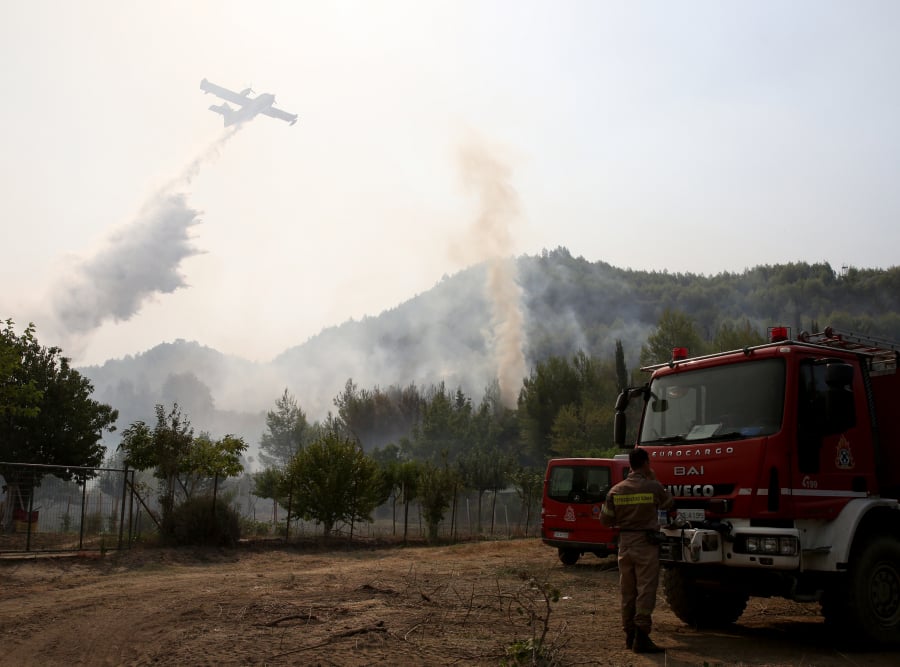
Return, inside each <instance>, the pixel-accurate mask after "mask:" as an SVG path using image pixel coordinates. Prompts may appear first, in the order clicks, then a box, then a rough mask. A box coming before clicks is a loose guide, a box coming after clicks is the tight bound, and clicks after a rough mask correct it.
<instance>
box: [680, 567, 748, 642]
mask: <svg viewBox="0 0 900 667" xmlns="http://www.w3.org/2000/svg"><path fill="white" fill-rule="evenodd" d="M663 592H664V593H665V597H666V602H667V603H668V604H669V607H670V608H671V609H672V613H673V614H675V615H676V616H677V617H678V618H679V619H681V620H682V621H683V622H684V623H686V624H688V625H690V626H693V627H695V628H716V627H723V626H726V625H731V624H732V623H734V622H735V621H737V620H738V619H739V618H740V617H741V614H743V613H744V609H745V608H746V607H747V600H749V599H750V596H749V595H748V594H747V593H744V592H743V591H734V590H716V589H712V588H706V587H703V586H699V585H697V584H696V582H695V577H694V576H693V575H692V574H691V573H689V572H688V571H686V569H685V568H679V567H674V568H671V569H668V570H666V571H665V577H664V579H663Z"/></svg>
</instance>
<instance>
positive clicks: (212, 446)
mask: <svg viewBox="0 0 900 667" xmlns="http://www.w3.org/2000/svg"><path fill="white" fill-rule="evenodd" d="M245 451H247V443H245V442H244V439H243V438H239V437H237V436H234V435H231V434H228V435H226V436H224V437H222V438H219V439H218V440H213V439H212V438H211V437H210V435H209V433H201V434H200V435H199V436H197V437H196V438H194V442H193V443H192V445H191V448H190V450H189V451H188V453H187V456H186V457H185V460H184V462H183V464H182V472H183V474H184V478H185V481H184V486H185V487H186V489H188V491H187V493H186V495H187V496H188V497H191V496H192V495H194V490H195V489H200V488H204V487H208V486H209V485H210V484H211V486H212V492H213V501H214V502H215V499H216V495H217V493H218V488H219V481H220V480H224V479H226V478H228V477H237V476H238V475H240V474H241V473H242V472H243V470H244V464H243V462H242V461H241V455H242V454H243V453H244V452H245ZM204 483H205V484H204Z"/></svg>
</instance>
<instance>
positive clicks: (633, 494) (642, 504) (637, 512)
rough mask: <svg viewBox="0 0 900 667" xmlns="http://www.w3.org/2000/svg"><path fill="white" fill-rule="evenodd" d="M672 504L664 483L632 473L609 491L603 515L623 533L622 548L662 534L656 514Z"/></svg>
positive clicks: (620, 538)
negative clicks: (651, 535) (650, 536)
mask: <svg viewBox="0 0 900 667" xmlns="http://www.w3.org/2000/svg"><path fill="white" fill-rule="evenodd" d="M673 502H674V501H673V498H672V494H670V493H669V492H668V491H666V490H665V489H664V488H663V486H662V484H660V483H659V482H657V481H656V480H655V479H648V478H647V477H645V476H644V474H643V473H639V472H632V473H631V474H629V475H628V477H627V478H626V479H624V480H623V481H621V482H619V483H618V484H616V485H615V486H614V487H613V488H612V489H610V490H609V493H608V494H607V495H606V502H605V503H603V509H602V510H601V511H600V516H601V520H602V521H603V523H604V524H606V525H608V526H615V527H616V528H618V529H619V530H620V531H621V534H620V536H619V544H620V545H629V544H636V543H642V542H646V541H647V539H648V535H650V534H653V535H655V534H656V533H658V532H659V515H658V514H657V511H658V510H661V509H662V510H665V509H668V508H670V507H671V506H672V504H673Z"/></svg>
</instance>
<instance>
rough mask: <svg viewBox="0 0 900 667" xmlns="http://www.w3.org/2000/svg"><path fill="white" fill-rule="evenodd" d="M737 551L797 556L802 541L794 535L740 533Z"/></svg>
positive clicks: (736, 542)
mask: <svg viewBox="0 0 900 667" xmlns="http://www.w3.org/2000/svg"><path fill="white" fill-rule="evenodd" d="M734 546H735V549H734V550H735V551H736V552H738V553H746V554H766V555H773V556H796V555H797V554H798V553H799V551H800V542H799V540H798V539H797V538H796V537H795V536H794V535H738V536H737V537H736V539H735V545H734Z"/></svg>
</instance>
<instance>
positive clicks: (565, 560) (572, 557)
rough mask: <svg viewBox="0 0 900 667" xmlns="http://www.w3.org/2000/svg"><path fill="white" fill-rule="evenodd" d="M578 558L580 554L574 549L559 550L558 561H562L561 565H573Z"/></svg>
mask: <svg viewBox="0 0 900 667" xmlns="http://www.w3.org/2000/svg"><path fill="white" fill-rule="evenodd" d="M580 557H581V554H580V553H578V552H577V551H575V549H560V550H559V559H560V560H561V561H562V564H563V565H575V563H577V562H578V559H579V558H580Z"/></svg>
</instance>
